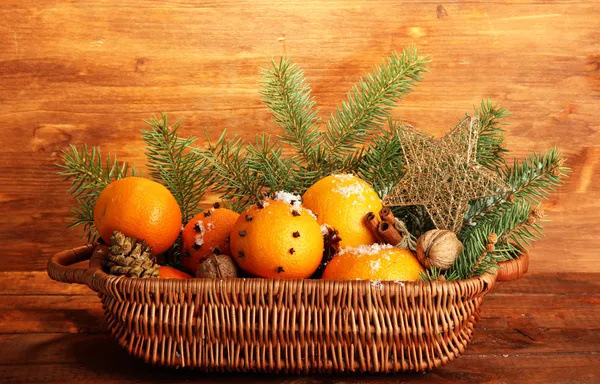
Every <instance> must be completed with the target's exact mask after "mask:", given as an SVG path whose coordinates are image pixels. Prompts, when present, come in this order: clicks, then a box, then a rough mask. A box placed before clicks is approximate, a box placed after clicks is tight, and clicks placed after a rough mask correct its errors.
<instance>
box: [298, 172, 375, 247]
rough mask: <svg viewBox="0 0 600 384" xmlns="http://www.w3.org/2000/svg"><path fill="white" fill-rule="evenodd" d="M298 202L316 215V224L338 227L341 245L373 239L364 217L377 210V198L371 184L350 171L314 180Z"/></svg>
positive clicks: (358, 243) (356, 243)
mask: <svg viewBox="0 0 600 384" xmlns="http://www.w3.org/2000/svg"><path fill="white" fill-rule="evenodd" d="M302 204H303V205H304V206H305V207H307V208H308V209H310V210H311V211H313V212H314V213H315V214H316V215H317V216H318V221H319V224H327V225H329V226H332V227H333V228H335V229H337V230H338V232H339V236H340V238H341V239H342V241H341V246H342V247H344V246H350V247H355V246H358V245H363V244H373V243H375V242H376V241H377V240H376V239H375V236H373V234H372V233H371V231H370V230H369V228H368V227H367V225H366V224H365V222H364V217H365V216H366V214H367V213H369V212H379V211H380V210H381V208H382V204H381V199H380V198H379V196H378V195H377V192H375V190H374V189H373V187H371V186H370V185H369V184H368V183H367V182H365V181H363V180H361V179H359V178H358V177H356V176H354V175H350V174H337V175H331V176H327V177H325V178H323V179H321V180H319V181H317V182H316V183H315V184H313V185H312V186H311V187H310V188H308V189H307V190H306V192H305V193H304V195H303V196H302Z"/></svg>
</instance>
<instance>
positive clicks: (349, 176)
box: [333, 173, 356, 181]
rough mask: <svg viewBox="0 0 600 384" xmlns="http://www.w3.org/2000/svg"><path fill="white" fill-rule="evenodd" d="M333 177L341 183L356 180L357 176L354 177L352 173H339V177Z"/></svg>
mask: <svg viewBox="0 0 600 384" xmlns="http://www.w3.org/2000/svg"><path fill="white" fill-rule="evenodd" d="M333 177H335V178H336V179H338V180H341V181H348V180H354V179H356V176H354V175H352V174H350V173H338V174H337V175H333Z"/></svg>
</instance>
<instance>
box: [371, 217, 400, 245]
mask: <svg viewBox="0 0 600 384" xmlns="http://www.w3.org/2000/svg"><path fill="white" fill-rule="evenodd" d="M377 232H378V233H379V236H381V237H382V238H383V240H384V241H385V242H386V243H388V244H391V245H393V246H396V245H397V244H398V243H400V242H401V241H402V235H401V234H400V232H398V230H396V228H395V227H394V226H393V225H392V224H390V223H388V222H387V221H382V222H381V223H379V225H378V227H377Z"/></svg>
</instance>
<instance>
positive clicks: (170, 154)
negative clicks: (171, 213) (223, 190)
mask: <svg viewBox="0 0 600 384" xmlns="http://www.w3.org/2000/svg"><path fill="white" fill-rule="evenodd" d="M145 123H146V124H148V125H149V126H150V128H151V129H150V130H147V131H142V138H143V140H144V142H146V152H145V153H146V156H147V158H148V166H149V169H150V176H151V177H152V178H153V179H155V180H156V181H158V182H160V183H162V184H164V185H165V186H166V187H167V188H168V189H169V190H170V191H171V193H172V194H173V196H174V197H175V200H176V201H177V204H178V205H179V209H180V210H181V217H182V220H183V223H184V224H185V223H187V222H188V220H190V219H191V218H192V217H193V216H194V215H195V214H196V213H198V212H199V211H200V208H199V207H198V205H199V204H200V201H201V200H202V197H203V196H204V193H205V191H206V189H207V188H208V179H209V177H208V173H207V172H206V171H205V162H204V161H203V160H202V159H201V157H200V156H199V155H198V154H197V153H195V152H193V151H190V149H191V146H192V144H193V143H194V142H195V141H196V138H194V137H191V138H187V139H183V138H181V137H179V135H178V131H179V127H180V125H181V120H178V121H176V122H175V123H174V124H173V125H172V126H171V127H169V125H168V117H167V115H166V114H161V116H160V119H157V118H155V117H152V118H150V120H148V121H145Z"/></svg>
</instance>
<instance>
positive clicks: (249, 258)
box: [231, 198, 323, 279]
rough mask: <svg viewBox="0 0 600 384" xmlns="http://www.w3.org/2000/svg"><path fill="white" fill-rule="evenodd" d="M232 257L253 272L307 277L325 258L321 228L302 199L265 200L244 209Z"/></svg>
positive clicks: (235, 230)
mask: <svg viewBox="0 0 600 384" xmlns="http://www.w3.org/2000/svg"><path fill="white" fill-rule="evenodd" d="M298 200H299V198H298ZM231 256H232V257H233V258H234V260H235V261H236V262H237V263H238V265H239V266H240V268H242V269H243V270H244V271H246V272H248V273H250V274H252V275H256V276H260V277H267V278H286V279H288V278H289V279H293V278H307V277H309V276H310V275H312V274H313V273H314V272H315V271H316V269H317V267H318V266H319V264H320V262H321V258H322V257H323V235H322V233H321V227H320V226H319V223H318V222H317V220H316V219H315V217H314V216H313V215H312V214H311V212H310V211H309V210H307V209H304V208H303V207H301V206H300V204H299V201H296V202H295V203H294V204H290V203H287V202H285V201H278V200H265V201H264V202H262V203H259V204H258V205H254V206H252V207H250V208H248V209H247V210H246V211H244V212H243V213H242V214H241V215H240V218H239V219H238V220H237V222H236V223H235V225H234V226H233V231H232V232H231Z"/></svg>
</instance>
